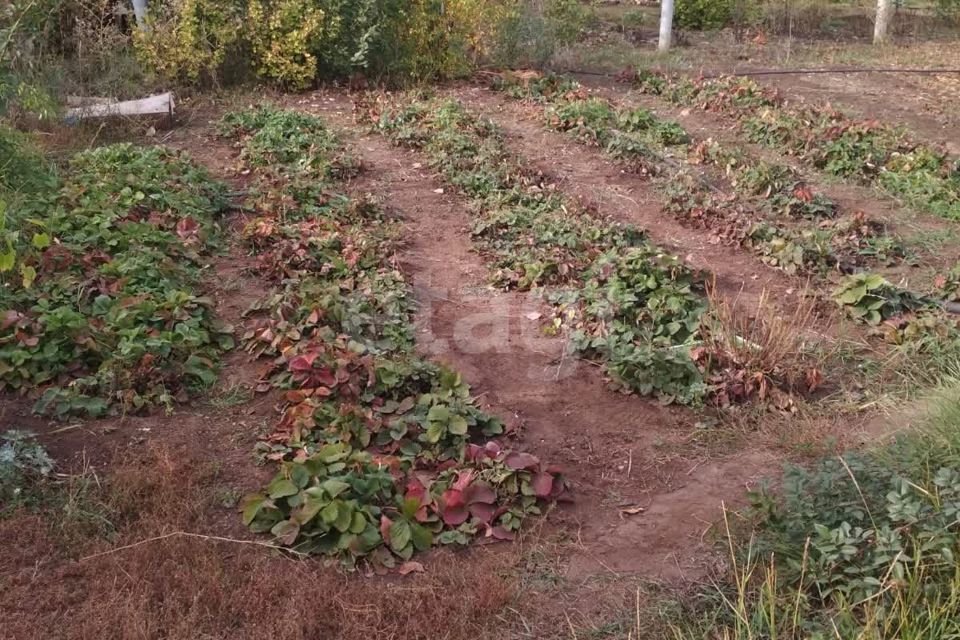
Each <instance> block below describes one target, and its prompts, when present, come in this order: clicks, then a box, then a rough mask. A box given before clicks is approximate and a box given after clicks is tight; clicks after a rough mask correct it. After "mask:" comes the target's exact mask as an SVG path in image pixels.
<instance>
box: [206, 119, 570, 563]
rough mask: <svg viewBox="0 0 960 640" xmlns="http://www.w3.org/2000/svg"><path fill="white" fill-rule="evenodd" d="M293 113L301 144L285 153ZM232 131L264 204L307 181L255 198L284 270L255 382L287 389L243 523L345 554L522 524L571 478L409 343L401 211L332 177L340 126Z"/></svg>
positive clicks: (267, 122) (260, 237)
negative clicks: (515, 444)
mask: <svg viewBox="0 0 960 640" xmlns="http://www.w3.org/2000/svg"><path fill="white" fill-rule="evenodd" d="M237 122H244V123H246V124H244V125H243V126H242V127H239V126H234V125H235V123H237ZM290 123H295V125H294V129H295V137H296V147H297V148H298V149H299V151H297V150H293V151H292V152H290V153H287V152H286V151H285V150H286V149H288V147H289V145H291V144H292V143H293V142H292V141H291V137H290V136H289V135H286V133H283V132H285V131H287V129H288V125H290ZM275 128H276V129H277V130H276V131H272V129H275ZM265 130H266V132H265ZM222 131H223V132H224V133H225V134H226V135H231V136H234V137H235V139H236V140H237V144H238V145H239V146H240V148H241V158H243V159H244V161H245V162H246V163H248V166H249V167H250V168H251V169H253V170H254V171H255V180H256V181H257V184H259V185H263V184H264V183H266V186H265V187H263V186H261V187H259V188H258V189H257V191H258V192H259V193H257V194H255V195H254V199H255V200H254V201H255V202H257V203H258V204H260V205H262V204H263V203H264V202H270V199H269V198H273V197H286V196H285V194H288V193H289V187H291V186H292V185H293V186H295V185H297V184H304V183H308V182H309V183H312V185H313V186H312V188H311V189H310V190H306V189H296V188H294V189H293V191H294V194H293V196H292V197H286V201H285V206H284V207H283V208H280V207H262V206H261V211H262V213H261V214H260V215H259V216H258V217H256V218H254V219H253V220H252V221H251V222H250V223H249V224H248V225H247V228H246V229H245V231H244V236H245V237H246V239H247V241H248V242H249V244H250V247H251V248H252V249H253V250H254V251H255V252H256V253H257V254H258V256H259V259H260V262H261V265H262V269H263V272H264V273H265V274H266V275H267V277H268V279H269V280H270V281H271V282H272V283H273V284H274V285H275V288H274V290H273V291H272V292H271V293H270V294H269V295H268V296H267V297H266V298H265V299H264V300H262V301H261V302H259V303H257V304H255V305H253V306H252V307H251V309H250V310H249V311H248V314H247V315H248V317H249V322H248V324H247V327H246V331H245V333H244V335H243V339H244V345H245V347H246V348H247V350H248V351H250V352H251V353H254V354H256V355H258V356H259V355H264V356H269V357H270V365H269V366H268V368H267V370H266V371H265V373H264V375H263V379H262V380H261V384H260V386H259V388H260V389H261V390H266V389H270V388H274V389H278V390H280V391H282V393H283V398H284V401H285V406H284V409H283V412H282V416H281V418H280V421H279V422H278V424H277V425H276V427H275V428H274V430H273V432H272V433H271V434H270V435H269V436H268V437H267V438H266V439H265V440H264V442H262V443H261V444H260V446H259V449H260V450H261V452H262V453H263V455H264V457H265V458H267V459H269V460H274V461H277V462H278V463H279V464H280V469H279V471H278V473H277V475H276V477H275V478H274V479H273V481H272V482H271V483H270V484H269V485H268V486H267V487H265V488H264V490H263V491H261V492H258V493H254V494H251V495H249V496H247V498H246V499H245V500H244V503H243V507H242V511H243V520H244V523H245V524H247V525H248V526H249V527H250V528H251V529H252V530H253V531H257V532H270V533H271V534H272V535H273V536H274V537H275V539H276V540H277V541H278V542H279V543H280V544H283V545H286V546H288V547H290V548H292V549H294V550H296V551H299V552H302V553H317V554H323V555H328V556H335V557H338V558H339V559H340V560H341V561H342V562H343V563H345V564H346V565H348V566H352V565H354V564H355V563H356V562H357V561H358V560H359V559H364V561H369V562H371V563H373V564H374V565H375V566H378V567H380V566H387V567H389V566H392V565H393V564H394V562H395V561H396V559H398V558H399V559H402V560H405V559H409V558H410V557H411V556H412V555H413V553H414V552H415V551H423V550H426V549H429V548H430V547H432V546H433V545H436V544H467V543H468V542H469V541H470V540H471V539H473V538H474V537H476V536H488V537H492V538H496V539H510V538H512V537H513V536H514V534H515V532H516V531H517V530H518V529H519V527H520V524H521V522H522V521H523V519H524V518H525V517H526V516H527V515H530V514H536V513H540V506H541V505H542V503H543V502H544V501H547V500H553V499H556V498H557V497H559V496H560V495H561V494H562V493H563V491H564V483H563V480H562V478H561V477H560V476H559V474H558V473H557V471H556V470H555V469H549V468H546V467H543V466H542V465H541V464H540V463H539V461H538V460H537V459H536V458H534V457H533V456H531V455H529V454H524V453H519V452H511V451H508V450H505V449H504V448H503V445H501V444H500V443H498V442H497V441H496V440H493V438H495V437H498V436H503V435H505V428H504V425H503V424H502V423H501V422H500V421H499V420H498V419H496V418H494V417H492V416H489V415H487V414H486V413H484V412H483V411H481V410H480V409H479V407H478V406H477V404H476V400H475V399H474V398H473V396H472V395H471V394H470V389H469V387H468V386H467V385H466V384H465V383H464V382H463V381H462V380H461V378H460V376H459V375H458V374H457V373H456V372H454V371H452V370H450V369H447V368H444V367H440V366H437V365H434V364H432V363H429V362H425V361H423V360H421V359H419V358H417V357H416V356H415V355H414V354H413V346H414V345H413V336H414V333H413V327H412V322H411V316H412V311H413V309H412V303H411V300H410V297H409V287H408V285H407V283H406V282H405V281H404V279H403V274H402V273H401V272H400V270H399V268H398V267H397V264H396V259H395V257H394V253H395V251H396V247H397V242H398V240H397V238H398V233H397V228H396V224H395V222H393V221H392V220H390V219H389V218H387V217H386V216H385V215H384V214H383V212H382V211H381V209H380V208H379V207H378V206H377V205H376V203H375V202H373V201H372V200H370V199H369V198H354V197H348V196H344V195H340V194H336V193H332V192H331V188H332V186H333V185H332V182H331V181H332V180H334V179H336V178H338V177H342V176H343V175H344V174H343V173H342V172H338V171H328V170H327V168H328V167H330V166H331V164H330V163H331V162H336V160H335V159H336V158H342V157H346V154H345V152H344V149H343V148H342V145H341V143H340V142H339V140H338V139H337V138H336V137H335V136H334V135H333V134H332V133H331V132H329V130H327V129H326V128H325V127H324V125H323V123H322V122H321V121H320V120H319V119H317V118H313V117H311V116H305V115H302V114H288V113H286V112H278V111H276V110H275V109H272V108H264V109H261V110H259V111H256V112H246V113H239V114H229V115H228V116H227V117H226V118H225V120H224V126H223V129H222ZM248 146H249V148H248ZM304 154H306V156H308V157H306V158H305V157H304ZM478 184H479V183H478ZM478 188H479V187H478ZM265 193H267V194H276V195H269V196H268V197H267V198H266V199H265V198H264V194H265Z"/></svg>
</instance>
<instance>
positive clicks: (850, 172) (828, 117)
mask: <svg viewBox="0 0 960 640" xmlns="http://www.w3.org/2000/svg"><path fill="white" fill-rule="evenodd" d="M635 82H636V85H637V86H638V87H640V89H642V90H643V91H645V92H647V93H650V94H653V95H658V96H662V97H664V98H666V99H667V100H669V101H670V102H673V103H674V104H678V105H683V106H695V107H697V108H699V109H703V110H706V111H717V112H721V113H727V114H730V115H732V116H734V117H736V118H737V121H738V123H739V126H740V129H741V131H742V132H743V133H744V134H745V135H746V136H747V138H749V139H750V140H752V141H753V142H757V143H760V144H764V145H767V146H770V147H774V148H776V149H778V150H780V151H784V152H786V153H791V154H794V155H796V156H798V157H800V158H802V159H803V160H804V161H806V162H808V163H809V164H811V165H812V166H814V167H817V168H819V169H822V170H823V171H825V172H827V173H829V174H831V175H835V176H839V177H842V178H851V179H855V180H857V181H858V182H861V183H864V184H873V185H876V186H878V187H879V188H880V189H882V190H884V191H886V192H887V193H889V194H891V195H893V196H896V197H899V198H901V199H903V200H904V201H905V202H907V203H908V204H910V205H911V206H914V207H917V208H918V209H923V210H926V211H929V212H930V213H933V214H935V215H938V216H940V217H943V218H948V219H952V220H960V162H958V161H957V160H956V159H954V158H951V157H949V156H948V155H947V154H946V153H944V152H941V151H938V150H936V149H934V148H933V147H931V146H928V145H924V144H921V143H918V142H917V141H915V140H912V139H911V138H910V136H909V135H908V134H907V133H906V132H905V131H903V130H901V129H895V128H892V127H890V126H888V125H885V124H882V123H879V122H877V121H875V120H857V119H854V118H851V117H849V116H847V115H845V114H844V113H842V112H841V111H838V110H836V109H833V108H830V107H829V106H813V105H789V104H787V103H786V102H785V101H784V100H782V99H781V98H780V97H779V96H778V95H777V93H776V92H775V91H773V90H771V89H769V88H765V87H763V86H761V85H760V84H758V83H756V82H755V81H753V80H750V79H747V78H735V77H724V78H716V79H697V80H694V79H691V78H687V77H682V76H666V75H662V74H658V73H652V72H641V73H638V74H637V75H636V78H635Z"/></svg>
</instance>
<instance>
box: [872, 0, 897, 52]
mask: <svg viewBox="0 0 960 640" xmlns="http://www.w3.org/2000/svg"><path fill="white" fill-rule="evenodd" d="M892 5H893V1H892V0H877V21H876V22H875V23H874V26H873V44H883V43H884V42H886V41H887V28H888V27H889V26H890V16H891V15H892V14H893V6H892Z"/></svg>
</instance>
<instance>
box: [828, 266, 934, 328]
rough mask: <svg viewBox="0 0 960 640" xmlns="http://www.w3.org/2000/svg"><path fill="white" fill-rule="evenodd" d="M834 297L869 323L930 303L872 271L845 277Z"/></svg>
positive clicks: (848, 310)
mask: <svg viewBox="0 0 960 640" xmlns="http://www.w3.org/2000/svg"><path fill="white" fill-rule="evenodd" d="M833 297H834V299H835V300H836V301H837V304H839V305H840V306H841V307H843V308H844V309H846V310H847V312H848V313H849V314H850V316H851V317H853V318H855V319H856V320H858V321H861V322H864V323H866V324H869V325H878V324H880V322H881V321H883V320H888V319H890V318H892V317H894V316H897V315H900V314H903V313H905V312H907V311H916V310H918V309H923V308H929V307H930V304H931V303H930V302H929V301H927V300H924V299H923V298H921V297H919V296H917V295H916V294H913V293H910V292H908V291H903V290H900V289H898V288H896V287H895V286H893V285H892V284H890V283H889V282H887V281H886V280H885V279H884V278H883V277H882V276H879V275H877V274H875V273H857V274H854V275H851V276H847V277H846V278H845V279H844V280H843V282H841V283H840V285H839V286H838V287H837V289H836V290H835V291H834V292H833Z"/></svg>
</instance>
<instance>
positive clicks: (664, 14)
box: [657, 0, 673, 53]
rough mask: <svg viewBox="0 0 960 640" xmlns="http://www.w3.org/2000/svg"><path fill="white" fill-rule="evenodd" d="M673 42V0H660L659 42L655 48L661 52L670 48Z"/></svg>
mask: <svg viewBox="0 0 960 640" xmlns="http://www.w3.org/2000/svg"><path fill="white" fill-rule="evenodd" d="M672 42H673V0H661V1H660V43H659V44H658V45H657V50H658V51H660V52H661V53H663V52H665V51H669V50H670V45H671V44H672Z"/></svg>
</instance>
